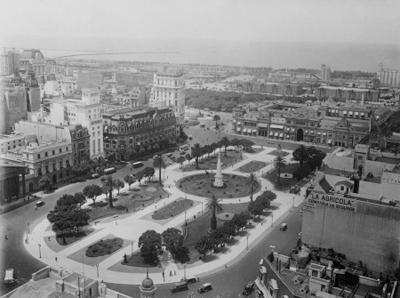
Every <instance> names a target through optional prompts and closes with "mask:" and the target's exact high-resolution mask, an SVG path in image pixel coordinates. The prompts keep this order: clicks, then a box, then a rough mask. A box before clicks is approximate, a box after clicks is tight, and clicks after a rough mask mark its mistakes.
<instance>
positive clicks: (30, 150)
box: [2, 139, 73, 192]
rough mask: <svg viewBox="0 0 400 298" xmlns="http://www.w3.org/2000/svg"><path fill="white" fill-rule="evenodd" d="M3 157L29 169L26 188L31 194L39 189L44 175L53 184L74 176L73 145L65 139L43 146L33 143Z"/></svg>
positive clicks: (12, 150)
mask: <svg viewBox="0 0 400 298" xmlns="http://www.w3.org/2000/svg"><path fill="white" fill-rule="evenodd" d="M2 157H3V158H5V159H8V160H11V161H14V162H19V163H22V164H24V165H25V166H26V167H27V174H26V177H25V183H26V184H25V187H26V189H28V190H29V192H31V191H33V190H36V189H38V188H39V180H40V179H41V178H42V177H43V176H44V175H47V176H48V177H49V178H50V179H51V181H52V183H58V182H60V181H64V180H67V179H69V178H70V177H71V175H72V173H71V167H72V164H73V162H72V160H73V159H72V144H71V141H68V140H65V139H63V140H60V141H58V142H57V141H51V142H47V143H41V144H39V143H37V142H33V143H30V144H28V146H26V147H25V148H16V149H11V150H8V151H7V153H6V154H4V155H3V156H2Z"/></svg>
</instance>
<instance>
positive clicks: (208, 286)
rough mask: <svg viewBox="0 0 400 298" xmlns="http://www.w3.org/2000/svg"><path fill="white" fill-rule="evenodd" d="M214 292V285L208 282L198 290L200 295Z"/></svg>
mask: <svg viewBox="0 0 400 298" xmlns="http://www.w3.org/2000/svg"><path fill="white" fill-rule="evenodd" d="M211 290H212V285H211V283H209V282H207V283H205V284H203V285H202V286H201V287H200V288H198V289H197V292H199V293H200V294H202V293H205V292H208V291H211Z"/></svg>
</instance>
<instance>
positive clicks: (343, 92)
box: [315, 86, 380, 102]
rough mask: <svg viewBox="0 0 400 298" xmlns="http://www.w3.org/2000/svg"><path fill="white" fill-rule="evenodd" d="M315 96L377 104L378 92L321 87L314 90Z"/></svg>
mask: <svg viewBox="0 0 400 298" xmlns="http://www.w3.org/2000/svg"><path fill="white" fill-rule="evenodd" d="M315 96H316V97H317V98H318V99H327V98H329V97H333V98H336V99H339V100H345V101H352V100H356V101H362V100H364V101H369V102H378V101H379V97H380V92H379V91H378V90H374V89H361V88H348V87H333V86H321V87H318V88H317V89H316V90H315Z"/></svg>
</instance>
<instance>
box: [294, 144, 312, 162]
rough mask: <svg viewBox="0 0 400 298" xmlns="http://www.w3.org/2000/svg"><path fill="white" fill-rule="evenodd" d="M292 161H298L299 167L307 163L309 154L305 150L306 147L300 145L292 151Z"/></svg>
mask: <svg viewBox="0 0 400 298" xmlns="http://www.w3.org/2000/svg"><path fill="white" fill-rule="evenodd" d="M292 154H293V159H294V160H298V161H299V162H300V167H303V163H304V161H308V160H309V159H310V154H309V152H308V150H307V147H306V146H304V145H300V146H299V147H297V148H296V150H294V151H293V153H292Z"/></svg>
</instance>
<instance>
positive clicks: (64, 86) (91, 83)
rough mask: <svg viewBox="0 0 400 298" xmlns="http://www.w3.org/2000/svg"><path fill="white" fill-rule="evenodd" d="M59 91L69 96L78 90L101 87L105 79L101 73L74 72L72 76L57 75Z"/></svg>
mask: <svg viewBox="0 0 400 298" xmlns="http://www.w3.org/2000/svg"><path fill="white" fill-rule="evenodd" d="M56 80H57V82H58V89H59V90H60V91H61V92H62V93H63V94H64V95H69V94H71V93H73V92H75V91H76V90H82V89H83V88H95V87H100V85H101V84H102V82H103V77H102V75H101V73H100V72H99V71H97V70H96V71H82V70H72V75H61V74H57V75H56Z"/></svg>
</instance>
